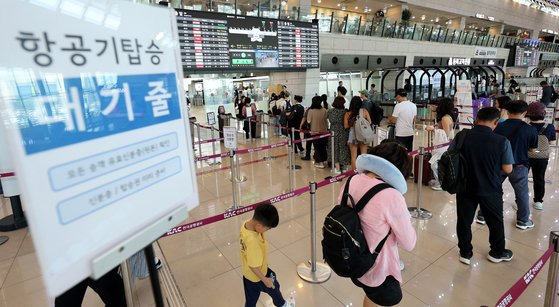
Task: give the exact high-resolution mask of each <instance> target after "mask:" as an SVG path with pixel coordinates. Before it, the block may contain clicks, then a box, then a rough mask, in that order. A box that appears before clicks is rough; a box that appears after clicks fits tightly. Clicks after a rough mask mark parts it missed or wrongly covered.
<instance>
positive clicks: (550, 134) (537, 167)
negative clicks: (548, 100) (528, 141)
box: [526, 102, 557, 210]
mask: <svg viewBox="0 0 559 307" xmlns="http://www.w3.org/2000/svg"><path fill="white" fill-rule="evenodd" d="M526 117H528V119H530V125H532V126H533V127H535V128H536V130H537V131H538V148H537V150H531V151H528V158H529V159H530V165H529V168H531V169H532V177H533V179H534V204H533V207H534V209H536V210H542V209H543V197H544V195H545V171H546V169H547V164H548V163H549V152H550V149H549V145H555V144H556V143H557V136H556V134H555V127H554V126H553V125H552V124H547V123H546V122H545V121H544V119H545V106H544V105H543V103H541V102H532V103H531V104H530V105H529V106H528V112H527V113H526Z"/></svg>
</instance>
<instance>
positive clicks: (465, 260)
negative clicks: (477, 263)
mask: <svg viewBox="0 0 559 307" xmlns="http://www.w3.org/2000/svg"><path fill="white" fill-rule="evenodd" d="M473 255H474V254H473V253H469V254H466V253H462V252H460V258H458V260H460V262H462V263H463V264H467V265H470V259H472V256H473Z"/></svg>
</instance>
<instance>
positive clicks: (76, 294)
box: [54, 278, 89, 307]
mask: <svg viewBox="0 0 559 307" xmlns="http://www.w3.org/2000/svg"><path fill="white" fill-rule="evenodd" d="M88 283H89V278H88V279H85V280H83V281H82V282H80V283H79V284H77V285H75V286H73V287H72V288H70V289H69V290H68V291H66V292H64V293H62V294H61V295H59V296H57V297H56V298H55V299H54V306H55V307H74V306H76V307H77V306H81V305H82V302H83V297H84V296H85V291H86V290H87V285H88Z"/></svg>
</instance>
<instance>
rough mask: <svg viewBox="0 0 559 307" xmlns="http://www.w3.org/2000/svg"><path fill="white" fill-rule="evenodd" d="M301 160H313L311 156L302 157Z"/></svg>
mask: <svg viewBox="0 0 559 307" xmlns="http://www.w3.org/2000/svg"><path fill="white" fill-rule="evenodd" d="M301 160H303V161H310V160H311V157H302V158H301Z"/></svg>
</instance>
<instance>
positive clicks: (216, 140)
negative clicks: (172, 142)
mask: <svg viewBox="0 0 559 307" xmlns="http://www.w3.org/2000/svg"><path fill="white" fill-rule="evenodd" d="M223 140H225V139H224V138H219V139H209V140H201V141H195V142H192V144H194V145H198V144H207V143H214V142H219V141H223Z"/></svg>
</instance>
